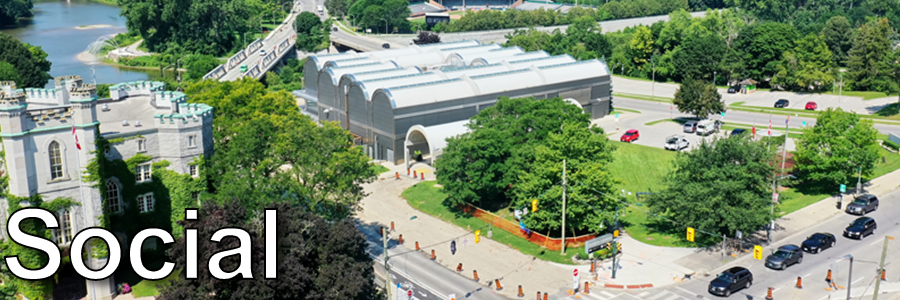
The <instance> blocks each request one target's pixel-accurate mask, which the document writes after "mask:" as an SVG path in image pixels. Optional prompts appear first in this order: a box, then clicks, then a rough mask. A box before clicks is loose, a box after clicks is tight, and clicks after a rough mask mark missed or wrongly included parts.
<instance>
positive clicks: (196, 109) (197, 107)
mask: <svg viewBox="0 0 900 300" xmlns="http://www.w3.org/2000/svg"><path fill="white" fill-rule="evenodd" d="M212 117H213V108H212V106H209V105H206V104H203V103H180V104H178V113H171V114H155V115H153V118H154V119H157V120H159V124H160V125H161V127H182V126H190V125H192V124H193V125H202V124H203V123H207V122H212Z"/></svg>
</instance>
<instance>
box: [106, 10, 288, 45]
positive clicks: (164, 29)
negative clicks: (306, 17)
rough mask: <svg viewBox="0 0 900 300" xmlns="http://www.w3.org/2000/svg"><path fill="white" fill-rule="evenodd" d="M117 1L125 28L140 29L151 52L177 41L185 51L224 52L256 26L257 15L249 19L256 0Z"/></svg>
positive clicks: (256, 13)
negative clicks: (125, 19) (124, 18)
mask: <svg viewBox="0 0 900 300" xmlns="http://www.w3.org/2000/svg"><path fill="white" fill-rule="evenodd" d="M118 3H119V6H121V7H122V11H121V12H120V15H122V16H124V17H126V18H127V22H126V24H127V26H128V30H129V31H132V32H138V33H140V35H141V37H142V38H143V39H144V45H146V46H147V48H148V49H150V50H151V51H153V52H163V51H165V50H166V48H167V47H169V46H171V45H179V46H181V47H182V48H183V49H184V51H185V52H187V53H195V52H198V53H200V54H210V55H216V56H219V55H224V54H226V53H228V52H229V51H230V50H234V49H237V48H240V46H241V41H240V39H241V36H242V35H243V33H245V32H251V31H250V30H251V29H250V28H253V27H254V26H256V28H258V26H259V21H258V19H257V20H256V21H254V22H252V23H251V22H250V19H251V17H252V16H257V15H258V13H259V11H256V9H259V7H254V5H258V4H259V3H258V2H255V3H254V2H253V1H244V0H199V1H178V0H119V1H118ZM272 5H276V4H274V3H273V4H272ZM276 6H279V7H280V5H276ZM271 11H272V9H269V10H267V12H271ZM248 25H249V26H248Z"/></svg>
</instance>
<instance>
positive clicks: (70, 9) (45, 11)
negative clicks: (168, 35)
mask: <svg viewBox="0 0 900 300" xmlns="http://www.w3.org/2000/svg"><path fill="white" fill-rule="evenodd" d="M120 10H121V9H120V8H119V7H116V6H111V5H106V4H100V3H96V2H90V1H86V0H69V1H65V0H64V1H60V0H56V1H47V0H36V1H34V19H32V20H23V21H21V22H20V25H19V27H16V28H6V29H2V30H0V32H4V33H7V34H10V35H12V36H14V37H16V38H18V39H19V40H21V41H22V42H25V43H29V44H32V45H36V46H41V47H42V48H43V49H44V51H46V52H47V59H49V60H50V61H51V62H52V63H53V65H52V67H51V69H50V75H52V76H53V77H56V76H63V75H80V76H81V77H82V78H84V81H85V82H86V83H90V82H92V81H93V80H94V79H96V82H97V83H119V82H126V81H134V80H148V79H153V78H158V77H159V71H158V70H147V69H134V68H126V67H118V66H111V65H104V64H94V65H93V67H94V72H93V75H92V72H91V63H86V62H82V61H79V60H78V59H77V58H76V57H77V56H78V54H79V53H81V52H84V51H85V50H86V49H87V47H88V45H90V44H91V43H92V42H94V41H96V40H97V39H98V38H100V37H103V36H111V35H114V34H116V33H121V32H125V31H127V30H126V27H125V17H122V16H119V11H120ZM90 25H99V26H92V27H94V28H92V29H78V27H79V26H90ZM52 86H53V80H52V79H51V80H50V81H49V82H48V83H47V87H52Z"/></svg>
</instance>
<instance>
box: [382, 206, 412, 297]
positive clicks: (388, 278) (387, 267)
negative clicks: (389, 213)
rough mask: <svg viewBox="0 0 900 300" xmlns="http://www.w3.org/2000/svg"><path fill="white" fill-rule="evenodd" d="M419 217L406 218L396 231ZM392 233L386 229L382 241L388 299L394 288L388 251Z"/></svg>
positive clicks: (385, 288) (385, 289)
mask: <svg viewBox="0 0 900 300" xmlns="http://www.w3.org/2000/svg"><path fill="white" fill-rule="evenodd" d="M418 218H419V216H412V217H411V218H409V220H406V221H404V222H403V224H400V226H399V227H397V229H396V230H394V231H397V230H399V229H400V228H401V227H403V225H404V224H406V222H409V221H412V220H415V219H418ZM390 234H391V231H390V230H387V229H386V230H384V234H383V235H382V236H381V243H382V247H383V248H384V250H383V251H384V292H385V294H386V295H387V299H391V288H392V285H391V265H390V263H389V261H390V256H388V251H387V250H388V235H390Z"/></svg>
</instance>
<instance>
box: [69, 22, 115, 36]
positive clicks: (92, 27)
mask: <svg viewBox="0 0 900 300" xmlns="http://www.w3.org/2000/svg"><path fill="white" fill-rule="evenodd" d="M115 27H116V26H113V25H109V24H95V25H81V26H78V27H75V29H78V30H89V29H98V28H115ZM113 36H115V34H113Z"/></svg>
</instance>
